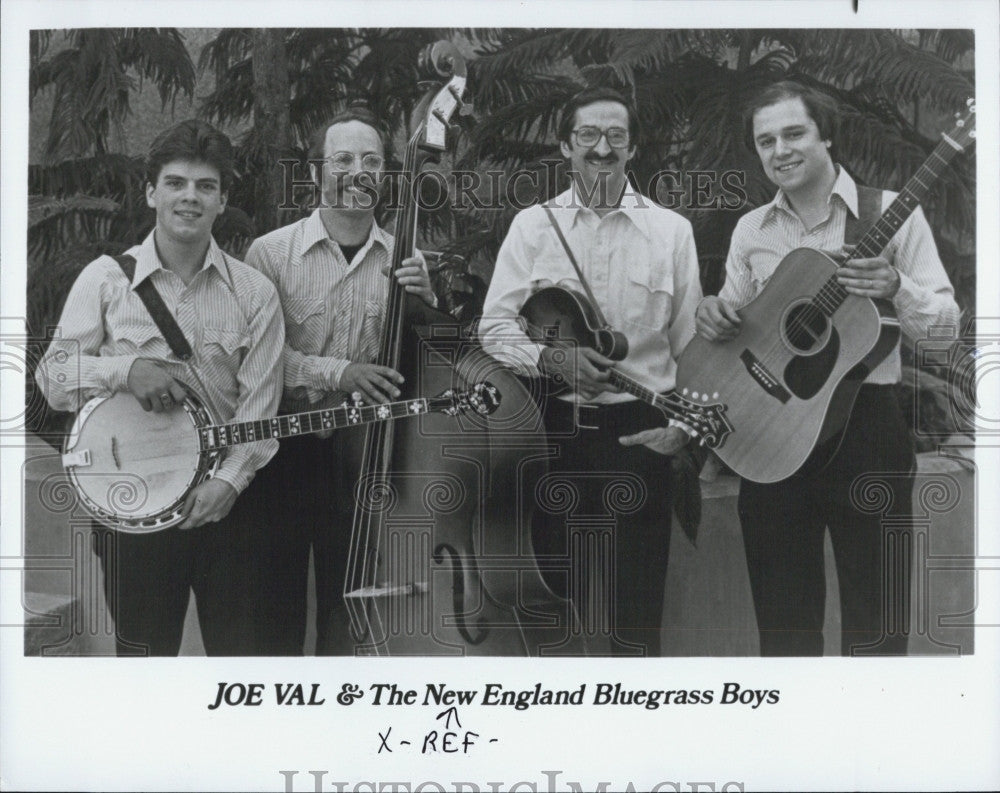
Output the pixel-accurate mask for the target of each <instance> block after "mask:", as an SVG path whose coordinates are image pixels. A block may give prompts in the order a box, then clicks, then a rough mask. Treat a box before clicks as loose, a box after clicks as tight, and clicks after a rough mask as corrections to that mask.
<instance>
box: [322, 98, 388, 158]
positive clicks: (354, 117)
mask: <svg viewBox="0 0 1000 793" xmlns="http://www.w3.org/2000/svg"><path fill="white" fill-rule="evenodd" d="M348 121H360V122H361V123H362V124H367V125H368V126H369V127H371V128H372V129H374V130H375V131H376V132H377V133H378V139H379V141H380V142H381V144H382V148H383V149H384V148H385V142H386V141H385V139H386V136H385V133H384V131H383V130H382V128H381V126H380V125H379V122H378V118H377V117H376V116H375V114H374V113H372V111H371V110H369V109H368V108H367V107H364V106H362V105H352V106H351V107H349V108H347V110H341V111H340V112H339V113H337V115H335V116H333V117H332V118H328V119H327V120H326V121H324V122H323V123H322V124H320V126H318V127H316V129H314V130H313V131H312V134H311V135H310V136H309V159H310V160H322V159H323V158H324V157H325V156H326V151H324V146H325V145H326V133H327V130H329V129H330V127H332V126H333V125H334V124H346V123H347V122H348Z"/></svg>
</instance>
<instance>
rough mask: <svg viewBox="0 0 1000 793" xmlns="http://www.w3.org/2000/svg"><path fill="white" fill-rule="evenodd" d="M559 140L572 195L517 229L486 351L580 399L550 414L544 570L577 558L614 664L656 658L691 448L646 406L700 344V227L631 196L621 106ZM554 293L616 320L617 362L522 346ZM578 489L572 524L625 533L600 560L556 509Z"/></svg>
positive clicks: (491, 301)
mask: <svg viewBox="0 0 1000 793" xmlns="http://www.w3.org/2000/svg"><path fill="white" fill-rule="evenodd" d="M558 137H559V141H560V149H561V151H562V154H563V156H564V157H566V158H567V159H568V160H569V165H570V169H571V170H570V176H571V178H572V180H573V185H572V186H571V188H570V189H569V190H567V191H566V192H564V193H562V194H561V195H559V196H557V197H556V198H555V199H553V200H552V201H550V202H548V203H547V204H546V205H544V206H534V207H531V208H529V209H527V210H524V211H523V212H520V213H519V214H518V215H517V216H516V217H515V219H514V222H513V224H512V225H511V228H510V231H509V232H508V234H507V238H506V239H505V240H504V243H503V245H502V247H501V249H500V252H499V254H498V256H497V261H496V268H495V270H494V273H493V279H492V281H491V283H490V287H489V292H488V294H487V297H486V302H485V306H484V308H483V319H482V321H481V324H480V338H481V340H482V344H483V347H484V348H485V349H486V351H487V352H489V353H490V354H491V355H493V356H494V357H495V358H497V359H498V360H500V361H502V362H504V363H506V364H509V365H511V366H513V367H514V368H515V369H517V370H519V371H521V372H523V373H524V374H526V375H529V376H538V375H540V374H541V375H544V376H546V377H549V378H552V379H553V380H558V381H559V382H561V383H563V384H565V385H568V386H569V388H570V393H568V394H564V395H562V396H549V398H548V399H547V400H546V404H545V406H544V419H545V426H546V429H547V431H548V433H549V439H550V441H551V442H552V443H555V444H558V447H559V454H558V455H557V456H556V457H554V458H552V459H550V461H549V465H550V474H549V476H548V477H547V479H546V481H547V482H549V483H550V489H551V497H545V496H544V495H543V496H541V497H540V499H539V500H540V502H542V503H541V504H540V508H536V510H535V527H534V528H535V531H534V532H533V534H534V538H535V552H536V554H537V555H538V557H539V560H540V564H542V565H543V566H544V565H545V564H546V563H547V562H546V560H547V559H548V560H552V559H554V558H560V557H566V556H567V554H569V555H570V556H571V557H572V558H571V567H572V569H571V570H570V571H569V579H570V580H569V588H570V590H571V592H572V597H573V601H574V603H575V604H576V606H577V609H578V610H579V612H580V617H581V618H582V620H583V624H584V627H585V630H589V631H595V632H596V631H601V632H606V633H607V634H609V637H610V641H611V645H612V646H611V648H610V652H611V653H613V654H626V655H652V656H655V655H659V654H660V623H661V620H662V612H663V589H664V582H665V579H666V570H667V555H668V551H669V545H670V526H671V509H670V508H671V496H672V494H671V493H670V492H669V490H670V488H669V483H670V457H669V455H671V454H673V453H674V452H676V451H678V450H679V449H680V448H681V447H683V446H684V445H685V444H686V443H687V441H688V434H687V431H686V430H685V429H682V427H681V426H680V424H679V423H678V422H676V421H674V420H673V419H671V420H670V421H669V423H668V421H667V420H666V418H665V416H664V413H663V412H662V409H661V410H658V409H657V407H655V406H653V405H652V404H650V403H649V401H647V400H644V399H642V398H639V399H637V398H636V392H637V391H639V392H642V393H644V394H648V395H650V399H652V400H654V401H655V399H656V395H658V394H661V393H663V392H666V391H669V390H670V389H671V388H672V387H673V385H674V372H675V368H676V364H675V358H676V356H677V355H678V354H679V353H680V351H681V350H682V349H683V348H684V346H685V345H686V344H687V342H688V340H689V339H690V338H691V337H692V336H693V334H694V316H693V315H694V308H695V306H696V304H697V302H698V300H699V299H700V298H701V287H700V284H699V280H698V261H697V258H696V255H695V246H694V238H693V235H692V232H691V225H690V224H689V223H688V221H687V220H685V219H684V218H682V217H681V216H680V215H678V214H676V213H675V212H672V211H670V210H668V209H664V208H663V207H660V206H658V205H656V204H655V203H654V202H653V201H651V200H650V199H648V198H645V197H643V196H641V195H639V194H638V193H636V192H634V191H633V190H632V189H630V186H629V184H628V178H627V176H626V167H627V165H628V162H629V160H630V159H631V158H632V157H633V156H634V154H635V151H636V149H635V147H636V142H637V138H638V119H637V116H636V113H635V110H634V108H632V107H631V106H630V104H629V102H628V101H627V100H626V99H625V98H624V97H623V96H622V95H621V94H620V93H618V92H617V91H614V90H611V89H589V90H586V91H583V92H581V93H580V94H578V95H577V96H576V97H574V98H573V99H572V100H570V102H568V103H567V105H566V107H565V108H564V109H563V114H562V117H561V121H560V125H559V129H558ZM549 208H551V215H550V214H549V213H548V212H547V211H546V210H547V209H549ZM561 237H564V238H565V243H564V242H563V240H562V239H561ZM571 259H572V260H575V261H576V264H574V263H573V261H571ZM576 267H578V268H579V269H575V268H576ZM554 284H568V285H569V286H570V287H571V289H572V290H574V291H575V292H578V293H582V292H587V293H588V294H589V295H592V297H593V304H592V305H587V308H586V309H584V310H585V311H592V312H593V313H595V314H596V315H597V316H598V317H601V318H602V319H604V317H603V315H606V321H607V322H608V323H610V326H611V328H613V329H614V332H610V331H609V332H608V333H607V334H606V335H608V337H609V338H610V339H611V341H610V342H609V344H608V345H607V346H605V347H604V352H605V353H606V354H602V353H601V352H598V351H597V350H596V349H592V348H591V347H589V346H586V343H585V342H584V343H580V344H575V345H574V344H572V343H570V344H566V343H565V342H572V341H574V340H573V339H569V338H566V337H565V336H562V337H560V336H559V334H556V335H555V336H553V337H551V342H552V343H539V342H540V341H543V340H545V339H546V332H545V330H544V329H541V328H537V327H536V328H534V329H530V328H529V333H531V337H529V335H528V334H526V333H525V331H524V329H523V328H524V325H523V324H522V321H521V320H522V318H521V317H519V313H522V314H523V313H525V311H526V310H527V313H528V314H531V308H532V306H533V305H535V303H533V298H535V299H537V298H539V296H540V297H541V298H542V299H544V297H545V296H546V295H550V294H555V295H559V294H562V295H566V294H568V293H567V292H565V291H560V290H555V292H553V291H547V290H550V289H551V286H552V285H554ZM572 299H573V300H577V299H579V301H580V302H581V305H583V304H585V303H587V304H589V303H590V301H589V300H588V299H587V298H585V297H583V296H582V295H577V296H575V297H573V298H572ZM542 313H546V311H543V312H542ZM525 319H527V320H528V323H529V324H531V323H532V318H531V317H530V316H526V317H525ZM542 324H548V323H547V321H545V320H543V321H542ZM569 324H572V323H569V322H567V323H564V324H562V325H561V327H563V329H566V327H568V325H569ZM623 353H625V357H624V359H622V355H623ZM657 404H659V403H657ZM668 415H669V414H668ZM566 488H569V490H571V491H572V496H571V497H570V500H571V501H572V502H573V504H574V506H573V509H572V511H574V512H579V514H581V515H583V514H588V515H590V516H592V517H593V516H596V515H606V516H607V515H609V514H614V516H613V517H608V518H607V520H605V521H604V522H605V524H607V523H608V522H609V521H610V522H612V523H614V527H613V532H612V535H611V537H610V538H608V537H603V538H602V539H599V540H598V544H600V545H601V547H600V548H599V550H596V551H595V553H594V555H593V556H589V558H588V554H587V553H586V552H576V551H571V550H570V549H571V548H572V547H573V546H574V544H575V543H576V542H577V539H578V538H576V537H573V536H570V535H571V533H572V532H571V530H570V528H569V526H568V525H567V518H569V519H570V520H572V518H571V517H570V516H569V514H568V513H566V512H565V510H560V509H559V507H558V506H557V505H556V504H555V503H552V502H554V501H558V500H559V498H558V495H557V491H558V492H559V493H562V492H564V491H565V490H566ZM602 494H603V495H602ZM602 499H603V500H602ZM546 502H548V509H547V508H546ZM609 510H610V513H609ZM605 540H608V542H607V544H604V542H605ZM584 544H585V545H586V544H587V542H586V541H585V542H584ZM559 583H561V582H553V584H554V585H555V586H559ZM559 588H563V587H559Z"/></svg>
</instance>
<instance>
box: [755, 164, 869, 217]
mask: <svg viewBox="0 0 1000 793" xmlns="http://www.w3.org/2000/svg"><path fill="white" fill-rule="evenodd" d="M836 168H837V178H836V180H835V181H834V183H833V188H832V189H831V190H830V199H829V200H831V201H832V200H833V197H834V196H837V197H838V198H839V199H840V200H841V201H843V203H844V206H846V207H847V209H848V211H849V212H850V213H851V214H852V215H854V217H857V216H858V186H857V185H856V184H855V183H854V180H853V179H852V178H851V175H850V174H849V173H848V172H847V169H846V168H843V167H841V166H840V165H837V166H836ZM766 206H767V210H766V211H765V213H764V221H765V222H766V221H768V220H770V219H771V218H773V217H774V216H775V214H777V211H778V210H779V209H780V210H783V211H785V212H788V213H789V214H791V215H794V214H795V209H794V208H793V207H792V203H791V201H789V200H788V196H787V195H786V194H785V191H784V190H778V194H777V195H776V196H775V197H774V199H773V200H772V201H771V203H770V204H767V205H766Z"/></svg>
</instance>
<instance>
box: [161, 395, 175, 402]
mask: <svg viewBox="0 0 1000 793" xmlns="http://www.w3.org/2000/svg"><path fill="white" fill-rule="evenodd" d="M172 399H173V397H172V396H170V394H160V400H161V401H162V402H170V401H171V400H172Z"/></svg>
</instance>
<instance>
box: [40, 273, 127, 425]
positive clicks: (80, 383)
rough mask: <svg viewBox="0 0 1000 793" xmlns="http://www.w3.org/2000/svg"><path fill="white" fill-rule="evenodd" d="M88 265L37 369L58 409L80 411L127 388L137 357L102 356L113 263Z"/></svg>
mask: <svg viewBox="0 0 1000 793" xmlns="http://www.w3.org/2000/svg"><path fill="white" fill-rule="evenodd" d="M109 262H110V265H111V266H112V267H117V266H118V265H117V264H115V263H114V261H113V260H111V259H97V260H96V261H93V262H91V263H90V264H88V265H87V266H86V267H85V268H84V269H83V272H81V273H80V275H79V277H78V278H77V279H76V282H75V283H74V284H73V287H72V288H71V289H70V292H69V296H68V297H67V299H66V305H65V306H64V307H63V311H62V316H61V317H60V319H59V326H58V328H57V330H56V334H55V336H54V337H53V339H52V341H51V343H50V344H49V348H48V350H46V352H45V355H44V356H43V358H42V360H41V362H40V363H39V365H38V368H37V369H36V370H35V381H36V382H37V384H38V387H39V388H40V389H41V391H42V393H43V394H44V395H45V398H46V399H47V400H48V402H49V404H50V405H51V406H52V407H53V408H54V409H55V410H73V411H75V410H79V409H80V408H81V407H82V406H83V404H84V403H85V402H86V401H87V400H88V399H92V398H93V397H96V396H108V395H110V394H113V393H115V392H116V391H124V390H126V389H127V388H128V374H129V370H130V369H131V368H132V364H133V363H135V361H136V360H137V358H138V356H136V355H99V354H98V353H99V351H100V349H101V346H102V345H103V344H104V342H105V327H104V314H105V309H106V307H107V304H108V263H109Z"/></svg>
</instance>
